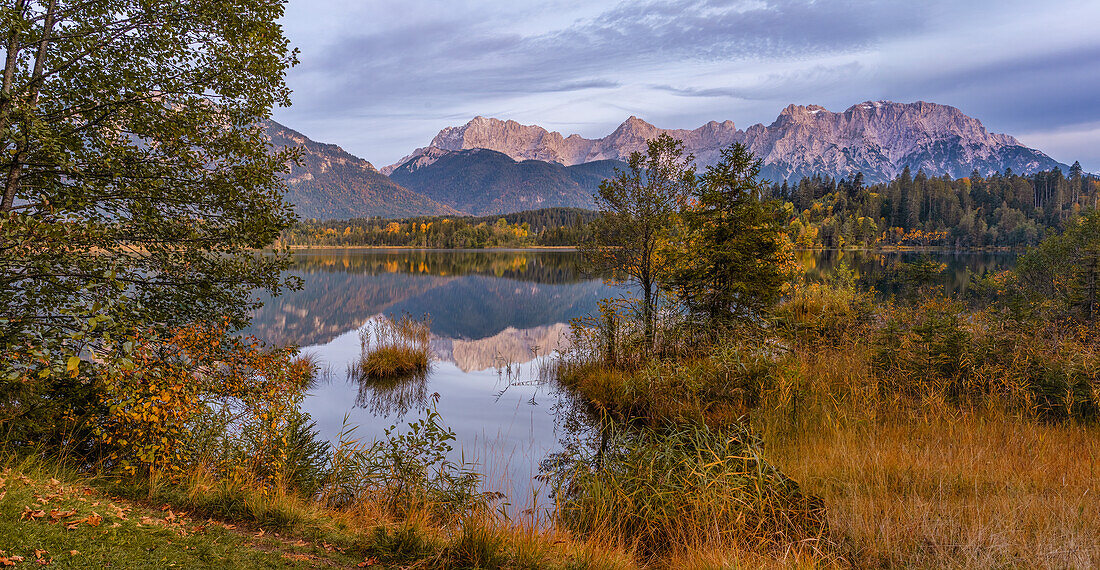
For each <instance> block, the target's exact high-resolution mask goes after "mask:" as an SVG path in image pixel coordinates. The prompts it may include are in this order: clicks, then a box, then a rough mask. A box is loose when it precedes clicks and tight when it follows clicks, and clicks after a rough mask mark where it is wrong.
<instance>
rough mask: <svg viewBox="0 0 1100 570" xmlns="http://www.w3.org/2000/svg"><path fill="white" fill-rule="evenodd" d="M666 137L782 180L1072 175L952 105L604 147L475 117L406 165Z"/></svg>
mask: <svg viewBox="0 0 1100 570" xmlns="http://www.w3.org/2000/svg"><path fill="white" fill-rule="evenodd" d="M662 133H667V134H669V135H671V136H672V137H674V138H677V139H680V140H682V141H684V145H685V147H686V148H687V150H688V151H689V152H691V153H693V154H694V155H695V157H696V160H697V161H698V163H699V165H700V166H706V165H709V164H714V163H715V162H717V160H718V159H719V150H720V149H722V148H725V147H727V146H729V145H730V144H732V143H735V142H741V143H744V144H745V145H746V146H748V147H749V149H750V150H751V151H752V152H753V153H754V154H755V155H756V156H757V157H759V158H761V159H763V161H764V165H765V168H764V174H765V176H767V177H769V178H771V179H773V180H781V179H788V178H789V179H798V178H803V177H807V176H811V175H813V174H828V175H831V176H834V177H851V176H852V175H854V174H855V173H856V172H863V173H864V177H865V179H866V180H868V181H870V182H880V181H886V180H889V179H892V178H894V177H895V176H896V175H897V174H898V173H900V172H901V171H902V170H903V169H904V168H905V167H906V166H908V167H910V169H912V170H913V171H917V170H922V169H923V170H924V171H925V172H926V173H927V174H928V175H930V176H939V175H942V174H948V175H951V176H966V175H969V174H970V173H971V172H972V171H974V170H978V171H979V172H980V173H982V174H983V175H985V174H990V173H993V172H1001V171H1004V169H1005V168H1011V169H1012V170H1013V171H1014V172H1017V173H1023V174H1027V173H1032V172H1037V171H1040V170H1048V169H1051V168H1054V167H1055V166H1058V167H1061V168H1063V169H1066V168H1068V167H1067V166H1066V165H1063V164H1060V163H1058V162H1057V161H1055V160H1054V159H1052V158H1050V157H1049V156H1047V155H1045V154H1043V153H1042V152H1040V151H1038V150H1035V149H1031V148H1028V147H1026V146H1024V145H1023V144H1022V143H1020V142H1019V141H1018V140H1016V139H1015V138H1013V137H1011V136H1008V135H1003V134H996V133H991V132H989V131H988V130H987V129H986V128H985V126H983V125H982V123H981V121H979V120H977V119H975V118H973V117H969V116H967V115H965V114H963V113H962V112H961V111H960V110H958V109H956V108H954V107H950V106H947V105H938V104H935V103H927V102H923V101H918V102H916V103H894V102H890V101H878V102H866V103H860V104H858V105H853V106H852V107H850V108H848V109H847V110H845V111H844V112H841V113H834V112H831V111H828V110H827V109H825V108H824V107H820V106H816V105H810V106H800V105H790V106H788V107H787V108H786V109H784V110H783V111H782V112H781V113H780V114H779V116H778V117H777V118H776V120H775V121H774V122H772V124H770V125H768V126H764V125H762V124H757V125H753V126H751V127H749V128H748V129H746V130H744V131H742V130H738V129H737V128H736V127H735V126H734V124H733V122H731V121H724V122H721V123H719V122H716V121H711V122H709V123H707V124H705V125H703V126H701V127H699V128H697V129H694V130H684V129H660V128H658V127H655V126H653V125H651V124H649V123H647V122H645V121H643V120H641V119H639V118H637V117H630V118H629V119H627V120H626V121H625V122H623V124H622V125H620V126H619V127H618V128H617V129H615V131H614V132H612V133H611V134H609V135H607V136H606V137H603V138H598V139H585V138H583V137H581V136H579V135H570V136H568V137H563V136H562V135H561V134H560V133H556V132H550V131H547V130H546V129H543V128H542V127H539V126H535V125H521V124H519V123H516V122H515V121H501V120H498V119H489V118H485V117H475V118H474V119H473V120H471V121H470V122H468V123H466V124H465V125H463V126H461V127H448V128H446V129H443V130H442V131H440V132H439V134H438V135H436V137H435V138H434V139H433V140H432V142H431V144H430V145H429V146H427V147H424V148H420V149H417V150H416V151H414V152H413V153H412V154H410V155H409V156H407V157H405V158H404V159H402V160H401V161H400V162H399V163H398V164H397V165H391V166H389V167H386V168H384V169H383V172H385V173H389V172H392V171H394V170H395V168H396V167H397V166H399V165H403V164H406V163H408V162H409V161H416V163H417V164H418V165H419V166H424V165H427V164H430V163H431V162H433V161H435V160H438V158H439V157H440V156H443V155H444V154H445V152H444V151H455V150H465V149H472V148H485V149H491V150H496V151H499V152H502V153H504V154H507V155H508V156H510V157H512V158H514V159H517V160H525V159H537V160H546V161H551V162H557V163H560V164H563V165H567V166H569V165H576V164H584V163H588V162H592V161H596V160H607V159H611V160H626V159H627V157H629V155H630V153H631V152H634V151H641V150H644V148H645V141H646V140H648V139H652V138H654V137H656V136H657V135H659V134H662Z"/></svg>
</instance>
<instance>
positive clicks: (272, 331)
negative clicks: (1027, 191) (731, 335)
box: [249, 250, 1015, 509]
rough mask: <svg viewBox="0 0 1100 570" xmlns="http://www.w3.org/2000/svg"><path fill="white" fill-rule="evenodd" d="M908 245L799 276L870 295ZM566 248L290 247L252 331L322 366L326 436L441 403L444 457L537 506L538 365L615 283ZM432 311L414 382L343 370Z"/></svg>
mask: <svg viewBox="0 0 1100 570" xmlns="http://www.w3.org/2000/svg"><path fill="white" fill-rule="evenodd" d="M922 255H929V254H921V253H915V252H904V253H872V252H847V251H846V252H839V251H826V252H800V253H799V261H800V262H801V263H802V264H803V266H804V267H805V268H806V272H807V277H808V278H811V279H821V278H823V277H825V276H826V275H828V274H829V273H830V272H832V271H833V270H835V269H836V268H837V267H838V266H842V265H843V266H847V267H850V268H851V269H852V271H854V272H855V273H856V275H857V276H859V277H860V278H861V280H862V281H864V282H866V283H868V284H870V285H873V286H874V287H875V288H876V290H878V291H879V292H880V293H883V294H885V293H888V292H889V291H891V287H893V285H892V283H893V281H892V276H893V275H896V273H897V268H898V267H899V265H900V264H901V263H903V262H908V261H914V260H917V259H919V258H920V257H921V256H922ZM931 255H933V256H934V257H935V258H936V259H937V260H940V261H942V262H943V263H945V264H946V265H947V270H946V271H945V272H944V277H943V285H944V288H945V290H947V291H949V292H951V293H961V292H964V291H965V288H966V283H967V281H968V275H970V274H971V273H974V274H979V275H980V274H984V273H986V272H989V271H996V270H999V269H1003V268H1006V267H1011V266H1012V265H1013V264H1014V263H1015V255H1014V254H1000V253H936V254H931ZM579 262H580V257H579V254H577V253H575V252H569V251H498V250H494V251H412V250H312V251H305V252H300V253H298V254H297V255H296V257H295V260H294V264H293V266H292V267H291V269H290V273H292V274H293V275H296V276H298V277H300V278H301V279H302V282H303V288H302V289H301V290H300V291H291V292H288V293H286V294H284V295H282V296H281V297H279V298H277V299H274V300H272V299H264V300H265V305H264V307H263V308H262V309H260V310H259V311H258V312H257V313H256V315H255V318H254V320H253V326H252V328H251V330H250V331H249V332H251V333H252V334H255V335H256V336H257V337H259V338H261V339H263V340H266V341H268V342H273V343H280V344H287V343H289V344H297V345H299V346H301V347H302V348H303V351H304V352H305V353H307V354H310V355H312V356H314V357H315V358H316V359H317V360H318V361H319V363H320V364H321V366H322V370H323V372H324V373H323V374H322V378H321V380H320V381H319V382H318V384H317V385H316V386H314V387H313V388H312V389H311V390H310V392H309V394H308V395H307V397H306V398H305V400H304V402H303V404H302V407H303V409H304V411H306V412H308V413H309V414H310V416H312V418H313V419H314V420H315V421H316V422H317V427H318V431H319V432H320V434H321V435H322V437H325V438H327V439H329V440H330V441H334V440H335V439H336V438H337V436H338V434H339V433H340V431H341V429H342V428H343V427H344V422H345V418H347V422H348V423H349V424H352V425H355V426H358V428H357V430H356V432H355V433H356V436H357V437H360V438H365V439H368V440H369V439H372V438H379V437H382V436H383V435H384V431H385V429H386V428H388V427H389V426H391V425H394V424H398V426H399V429H400V428H401V427H405V425H404V424H405V423H407V422H410V421H415V420H416V419H418V418H421V417H423V411H424V408H425V407H426V406H427V405H428V403H429V401H430V400H431V399H432V398H433V395H436V394H438V404H437V409H438V411H439V413H440V414H441V416H442V418H443V420H444V422H445V423H446V425H447V426H448V427H450V428H451V429H453V430H454V431H455V433H456V434H457V445H456V446H455V447H456V451H455V456H454V459H456V460H457V459H459V458H465V460H467V461H471V462H475V463H476V464H477V469H478V470H479V471H480V472H481V473H482V474H483V475H485V482H486V487H487V489H489V490H494V491H499V492H502V493H505V494H506V495H507V496H508V497H510V502H511V504H512V505H514V506H515V508H517V509H519V508H528V507H531V506H533V504H534V500H533V499H532V497H539V498H540V501H541V504H545V502H546V500H545V499H546V492H545V490H540V488H539V485H538V484H537V483H536V482H534V480H533V477H534V476H535V475H536V474H537V473H538V465H539V462H540V461H541V460H543V459H544V458H546V457H547V455H549V454H550V453H553V452H555V451H559V450H560V449H561V445H560V443H559V440H561V439H563V438H565V437H569V436H570V435H571V434H570V433H568V432H569V431H570V430H572V429H573V428H572V427H569V426H566V425H563V424H564V423H565V422H564V421H563V420H562V416H563V414H562V413H561V411H562V410H563V408H564V407H565V403H564V400H565V398H563V396H562V395H561V394H559V393H558V392H557V390H556V389H555V388H554V385H553V383H552V382H546V381H544V380H543V378H542V377H540V374H539V370H540V368H541V367H543V366H544V365H546V363H547V362H548V361H549V360H550V359H552V358H554V353H555V351H556V350H559V349H563V348H565V347H566V346H567V344H568V338H569V326H568V323H569V322H570V320H571V319H574V318H576V317H582V316H585V315H587V314H590V313H591V312H593V311H594V310H595V309H596V303H597V302H598V301H599V300H600V299H604V298H609V297H616V296H621V295H622V294H623V290H622V289H619V288H617V287H613V286H610V285H607V284H605V283H604V282H603V281H602V280H600V279H593V278H591V277H587V276H585V275H584V274H583V273H582V272H581V271H580V268H579ZM404 314H409V315H412V316H414V317H422V316H428V317H429V318H430V320H431V331H432V339H431V348H432V352H433V355H434V362H433V364H432V368H431V371H430V372H429V374H428V375H427V377H426V378H425V379H423V380H422V381H410V382H404V383H400V384H397V385H393V386H386V387H371V386H369V385H361V384H360V383H359V382H358V381H356V380H354V379H352V378H351V376H350V375H349V374H348V367H349V365H350V364H352V363H354V362H356V361H358V360H359V358H360V355H361V346H360V340H359V330H360V329H361V328H362V327H364V326H366V325H368V324H369V323H370V322H371V321H372V319H376V318H378V317H379V316H380V315H386V316H390V317H400V316H401V315H404Z"/></svg>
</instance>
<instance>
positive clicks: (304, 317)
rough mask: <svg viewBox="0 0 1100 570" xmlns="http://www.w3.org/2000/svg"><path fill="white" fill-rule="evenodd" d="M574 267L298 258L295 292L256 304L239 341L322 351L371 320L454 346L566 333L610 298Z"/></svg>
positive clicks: (496, 259)
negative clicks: (523, 334)
mask: <svg viewBox="0 0 1100 570" xmlns="http://www.w3.org/2000/svg"><path fill="white" fill-rule="evenodd" d="M577 262H578V256H577V255H576V254H574V253H536V252H510V253H500V252H493V253H484V252H478V253H470V252H423V251H420V252H417V251H413V252H410V251H404V252H377V253H376V252H354V251H350V252H343V251H342V252H339V253H338V254H312V253H310V254H303V255H300V256H299V258H298V259H297V260H296V262H295V264H294V266H293V267H292V268H291V273H292V274H293V275H296V276H298V277H300V278H301V279H302V281H303V287H302V289H301V290H299V291H289V292H287V293H285V294H284V295H282V296H281V297H278V298H276V299H274V300H272V299H265V304H264V307H263V308H261V309H260V310H259V311H257V312H256V314H255V316H254V317H253V322H252V327H251V330H250V331H249V332H251V333H252V334H255V335H256V336H257V337H259V338H261V339H263V340H266V341H269V342H273V343H279V344H288V343H293V344H298V345H301V346H308V345H315V344H324V343H327V342H329V341H330V340H332V339H333V338H335V337H336V336H337V335H339V334H341V333H344V332H347V331H349V330H353V329H356V328H358V327H360V326H361V325H362V324H363V323H365V322H366V321H367V320H368V319H369V318H371V317H372V316H374V315H377V314H379V313H386V314H388V315H400V314H401V313H409V314H411V315H414V316H421V315H425V314H427V315H430V317H431V320H432V333H433V334H434V335H436V336H438V337H446V338H452V339H460V340H476V339H485V338H487V337H492V336H494V335H497V334H498V333H500V332H501V331H504V330H505V329H507V328H509V327H513V328H516V329H533V328H536V327H542V326H549V325H554V324H556V323H566V322H569V320H571V319H573V318H574V317H578V316H581V315H584V314H587V313H589V312H591V311H592V310H593V309H594V308H595V306H596V301H598V300H599V299H602V298H605V297H611V296H615V295H618V294H619V291H617V290H616V289H613V288H611V287H608V286H606V285H604V284H603V282H602V281H600V280H591V279H588V280H586V279H584V278H583V277H582V276H581V275H580V273H579V272H578V271H577V270H576V265H577ZM463 350H465V349H463ZM471 358H473V357H471ZM525 360H526V359H525ZM470 362H471V363H479V362H481V360H479V359H477V358H473V360H470ZM471 365H472V364H471Z"/></svg>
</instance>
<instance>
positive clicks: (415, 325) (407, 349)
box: [356, 315, 431, 380]
mask: <svg viewBox="0 0 1100 570" xmlns="http://www.w3.org/2000/svg"><path fill="white" fill-rule="evenodd" d="M430 340H431V323H430V321H428V319H427V318H426V317H425V318H424V319H420V320H418V319H414V318H413V317H411V316H410V315H402V316H401V317H400V318H398V319H392V318H389V317H385V316H383V317H379V318H377V319H375V320H373V321H371V323H370V324H369V325H368V326H366V327H364V328H363V329H361V330H360V331H359V343H360V347H361V349H362V357H361V358H360V361H359V363H358V367H357V370H356V373H357V374H358V375H360V376H361V377H362V378H364V379H368V380H386V379H393V378H399V377H411V376H416V375H422V374H425V373H427V371H428V367H429V365H430V363H431V349H430V347H429V341H430Z"/></svg>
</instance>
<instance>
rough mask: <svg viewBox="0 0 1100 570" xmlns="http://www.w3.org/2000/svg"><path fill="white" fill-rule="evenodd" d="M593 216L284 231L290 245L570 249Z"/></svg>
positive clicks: (427, 220)
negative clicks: (545, 247) (565, 246)
mask: <svg viewBox="0 0 1100 570" xmlns="http://www.w3.org/2000/svg"><path fill="white" fill-rule="evenodd" d="M597 215H598V214H597V213H596V212H593V211H591V210H584V209H581V208H544V209H541V210H530V211H526V212H517V213H513V214H502V215H497V216H480V217H473V216H462V217H455V216H421V217H414V218H403V219H395V220H391V219H383V218H359V219H353V220H336V221H333V220H330V221H324V222H319V221H315V220H310V221H306V222H303V223H300V224H299V225H297V226H295V227H294V228H291V229H289V230H286V231H285V232H283V238H282V239H283V241H284V242H286V243H289V244H293V245H320V246H393V247H430V248H484V247H534V246H562V245H575V244H577V243H579V242H580V241H581V240H582V239H583V238H584V232H585V227H586V226H587V225H588V223H589V222H591V221H592V220H593V219H595V217H596V216H597Z"/></svg>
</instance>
